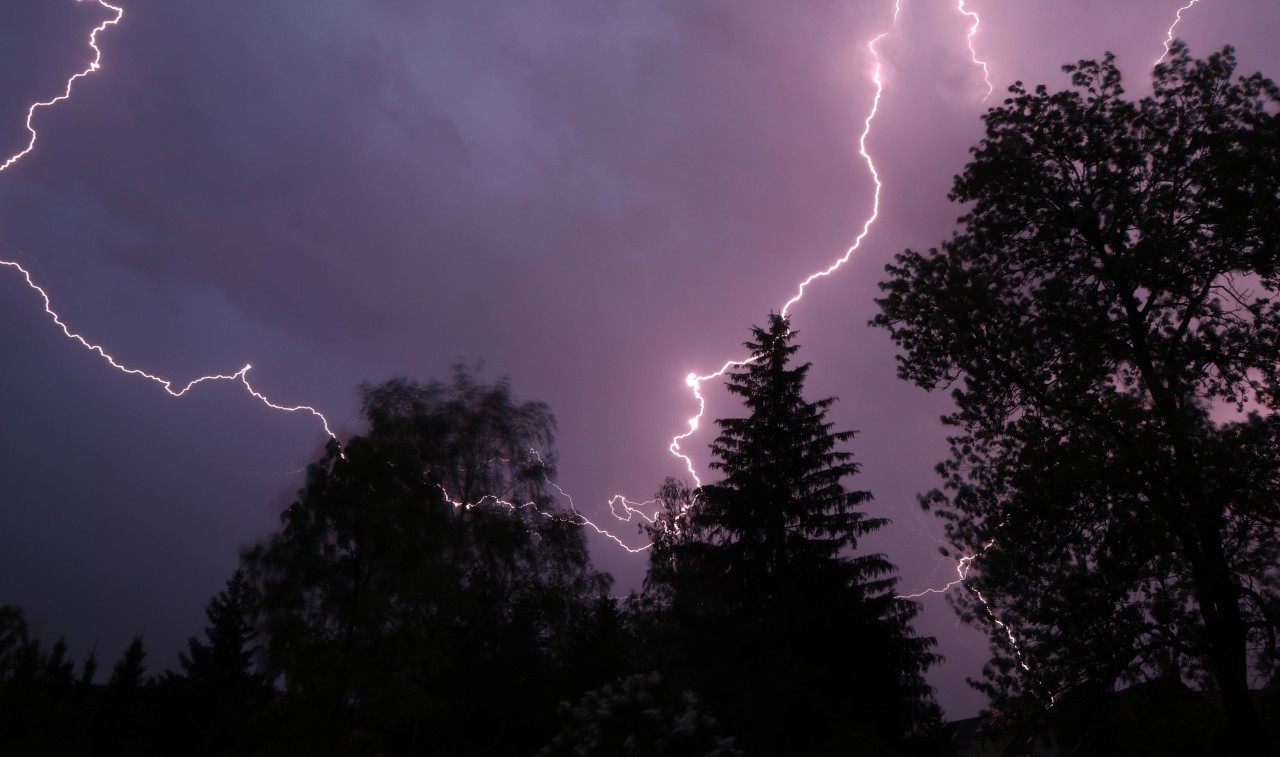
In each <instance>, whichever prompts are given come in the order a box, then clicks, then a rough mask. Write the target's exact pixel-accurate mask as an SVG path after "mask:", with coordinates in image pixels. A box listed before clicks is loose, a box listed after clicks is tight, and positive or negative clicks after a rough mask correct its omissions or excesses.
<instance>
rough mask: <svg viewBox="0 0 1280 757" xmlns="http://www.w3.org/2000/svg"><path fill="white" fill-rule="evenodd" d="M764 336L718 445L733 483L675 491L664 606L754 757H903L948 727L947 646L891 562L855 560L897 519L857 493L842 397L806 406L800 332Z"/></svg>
mask: <svg viewBox="0 0 1280 757" xmlns="http://www.w3.org/2000/svg"><path fill="white" fill-rule="evenodd" d="M752 333H753V337H754V338H753V340H752V341H749V342H747V344H746V346H747V348H748V349H749V350H750V351H751V358H750V359H749V360H748V361H747V362H746V363H745V364H743V365H742V366H741V367H739V368H738V369H737V370H735V371H733V372H731V373H730V375H729V377H728V379H727V382H726V383H727V386H728V389H729V391H730V392H731V393H733V394H735V395H737V396H739V397H741V398H742V399H743V402H744V404H745V405H746V408H747V410H748V411H749V412H748V414H747V416H746V417H742V418H729V419H722V420H718V421H717V422H716V423H717V425H718V426H719V427H720V434H719V436H718V437H717V439H716V440H715V442H714V443H713V444H712V447H711V451H712V455H713V458H714V460H713V462H712V463H711V467H712V468H713V469H714V470H717V471H720V472H721V473H723V474H724V478H723V479H722V480H721V481H720V482H718V483H716V484H713V485H708V486H704V487H702V488H701V489H699V490H696V491H693V492H689V491H688V490H687V489H684V490H682V488H681V487H680V486H679V485H678V484H676V483H674V482H670V481H669V482H668V484H667V485H666V486H665V487H664V488H663V491H662V492H660V498H661V499H662V500H663V501H664V503H665V504H666V506H667V511H666V512H665V513H664V514H663V515H662V517H660V518H659V519H658V521H657V522H656V523H655V524H654V526H653V527H652V528H651V529H650V534H651V535H652V536H653V538H654V542H655V543H654V549H653V554H652V557H651V569H650V573H649V577H648V579H647V581H646V592H647V593H648V594H649V596H650V597H651V598H653V599H654V600H655V601H653V602H652V603H651V604H650V606H652V607H660V608H662V609H661V611H660V614H661V615H664V616H665V618H666V625H667V629H668V630H669V631H670V634H669V636H668V637H667V638H668V639H670V640H671V641H672V644H673V649H672V652H671V655H672V659H673V660H675V661H676V663H675V664H676V665H677V666H679V667H680V668H681V669H680V670H677V671H675V672H676V677H677V679H683V680H681V684H682V685H687V686H690V687H691V688H692V689H693V690H695V691H698V692H700V693H704V694H705V695H706V697H707V699H708V703H709V704H710V705H711V706H712V707H713V708H714V714H715V716H716V717H717V719H719V720H720V721H721V722H722V723H724V725H725V731H726V733H728V734H730V735H734V736H740V737H741V738H740V741H739V742H738V743H739V744H740V745H741V746H743V747H745V748H746V749H747V751H748V752H749V753H756V754H822V753H836V752H841V753H843V752H846V751H848V750H849V749H858V750H860V751H861V752H862V753H867V754H874V753H877V752H883V753H902V751H903V750H904V749H905V748H906V742H907V741H909V740H910V736H911V735H912V734H917V733H918V732H920V731H921V730H922V729H924V728H926V727H927V726H928V725H929V724H930V723H931V722H932V719H933V718H934V717H935V716H936V706H935V705H933V702H932V692H931V689H930V688H929V686H928V685H927V684H926V683H925V682H924V679H923V673H924V671H925V669H926V668H927V667H928V666H929V665H930V664H931V663H932V662H934V661H935V660H936V657H935V656H934V655H933V654H932V653H931V652H930V650H931V648H932V647H933V644H934V642H933V640H932V639H929V638H918V637H916V636H915V635H914V632H913V629H912V626H911V621H912V618H914V616H915V615H916V613H917V612H918V606H917V605H916V604H914V603H912V602H909V601H905V600H902V599H897V598H895V597H894V595H893V586H894V584H895V582H896V578H895V576H894V575H893V574H894V567H893V566H892V565H891V564H890V563H889V561H888V560H887V559H886V558H885V557H884V556H883V555H879V554H865V553H857V552H856V550H857V547H858V540H859V538H861V537H863V536H865V535H867V534H869V533H871V532H872V531H875V530H876V529H878V528H881V527H882V526H884V525H886V523H887V521H886V520H885V519H883V518H874V517H870V516H868V515H867V514H866V513H865V512H864V511H863V509H862V506H863V505H865V504H866V503H867V502H868V501H870V499H871V494H870V493H869V492H865V491H856V490H848V489H846V488H845V486H844V480H845V479H846V478H848V477H850V476H852V475H854V474H856V473H857V472H858V469H859V466H858V464H857V463H855V462H854V461H853V458H852V454H851V453H850V452H848V451H846V450H844V449H841V445H843V444H845V443H846V442H848V441H849V440H850V439H852V438H853V435H854V432H852V431H833V430H832V426H833V424H832V423H831V422H830V421H828V420H827V419H826V415H827V412H828V410H829V408H830V407H831V405H832V404H833V403H834V401H835V400H834V398H827V399H822V400H818V401H816V402H809V401H806V400H805V399H804V396H803V390H804V382H805V378H806V376H807V374H808V372H809V368H810V366H809V364H808V363H804V364H801V365H794V366H793V365H792V364H791V359H792V357H793V356H794V354H795V353H796V351H797V349H798V347H797V346H796V345H795V344H794V343H793V339H794V337H795V333H794V332H793V331H791V328H790V324H789V321H788V320H787V319H786V318H785V317H783V316H780V315H776V314H774V315H771V316H770V318H769V324H768V328H767V329H766V328H759V327H757V328H754V329H753V331H752Z"/></svg>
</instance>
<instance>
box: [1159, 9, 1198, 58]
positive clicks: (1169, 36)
mask: <svg viewBox="0 0 1280 757" xmlns="http://www.w3.org/2000/svg"><path fill="white" fill-rule="evenodd" d="M1198 2H1200V0H1190V2H1188V3H1187V4H1186V5H1184V6H1182V7H1181V8H1179V9H1178V12H1177V13H1176V14H1174V17H1173V23H1172V24H1169V29H1168V31H1166V32H1165V35H1164V52H1163V53H1161V54H1160V57H1159V58H1156V65H1157V66H1158V65H1160V64H1161V63H1163V62H1164V59H1165V58H1166V57H1168V55H1169V48H1170V47H1172V46H1173V30H1174V29H1175V28H1176V27H1177V26H1178V24H1180V23H1182V14H1183V13H1184V12H1185V11H1189V10H1191V6H1193V5H1195V4H1196V3H1198Z"/></svg>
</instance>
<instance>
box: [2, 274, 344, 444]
mask: <svg viewBox="0 0 1280 757" xmlns="http://www.w3.org/2000/svg"><path fill="white" fill-rule="evenodd" d="M0 265H3V266H8V267H10V268H15V269H17V271H18V272H19V273H20V274H22V276H23V278H24V279H26V282H27V286H29V287H31V289H33V290H34V291H35V292H36V294H38V295H40V298H41V299H42V300H44V312H45V314H46V315H48V316H49V317H50V318H51V319H53V322H54V323H55V324H56V325H57V326H58V328H60V329H62V333H63V335H64V336H66V337H67V338H68V339H71V340H73V341H76V342H79V343H80V345H81V346H82V347H84V348H85V349H87V350H89V351H90V352H96V353H98V356H99V357H101V358H102V359H103V360H106V361H107V362H108V363H109V364H110V365H111V367H112V368H115V369H116V370H118V371H120V372H121V373H127V374H129V375H131V376H140V377H142V378H145V379H150V380H151V381H154V382H156V383H157V384H159V385H160V386H161V387H163V388H164V390H165V391H166V392H168V393H169V394H170V395H171V396H173V397H181V396H182V395H184V394H186V393H187V392H189V391H191V389H192V388H194V387H195V386H196V385H197V384H203V383H205V382H206V381H239V382H240V383H242V384H244V387H245V389H247V390H248V391H249V394H251V395H253V396H254V397H255V398H257V399H258V400H259V401H260V402H262V404H264V405H266V406H267V407H269V408H271V409H273V410H281V411H284V412H286V413H298V412H305V413H310V414H311V415H314V416H315V417H316V418H318V419H319V420H320V423H321V424H322V425H323V426H324V432H325V433H326V434H328V435H329V436H330V437H332V438H334V439H336V438H337V436H335V435H334V433H333V431H332V430H331V429H330V428H329V420H328V419H327V418H325V417H324V414H323V413H321V412H320V411H319V410H316V409H315V408H314V407H310V406H308V405H294V406H292V407H290V406H287V405H277V404H276V403H274V402H272V401H271V400H270V399H268V398H267V396H266V395H265V394H263V393H262V392H259V391H258V390H257V389H254V388H253V385H252V384H250V383H249V371H250V369H252V368H253V366H251V365H246V366H244V367H243V368H241V369H240V370H238V371H236V372H235V373H228V374H215V375H210V376H201V377H200V378H198V379H194V380H192V381H190V382H188V383H187V384H186V385H184V386H183V387H182V388H180V389H175V388H174V382H173V381H172V380H171V379H166V378H162V377H160V376H156V375H155V374H152V373H148V372H146V371H144V370H141V369H139V368H130V367H128V366H126V365H124V364H123V363H121V362H120V361H118V360H116V358H115V357H113V356H112V355H111V354H110V353H108V352H107V351H106V350H105V349H104V348H103V347H102V346H101V345H98V344H94V343H92V342H90V341H89V340H88V339H85V338H84V337H83V336H81V335H80V334H77V333H76V332H74V331H72V330H71V329H70V327H68V326H67V324H66V323H65V322H64V321H63V320H62V317H61V316H59V315H58V313H57V312H56V311H55V310H54V309H53V303H52V301H51V300H50V299H49V294H48V293H47V292H45V290H44V289H43V288H41V287H40V286H39V285H38V284H36V283H35V280H34V279H32V278H31V273H30V272H28V271H27V269H25V268H23V267H22V266H20V265H18V264H17V263H15V262H13V261H11V260H0Z"/></svg>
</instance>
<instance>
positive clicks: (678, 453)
mask: <svg viewBox="0 0 1280 757" xmlns="http://www.w3.org/2000/svg"><path fill="white" fill-rule="evenodd" d="M901 13H902V0H894V5H893V23H892V24H891V25H890V27H889V29H887V30H885V31H883V32H881V33H880V34H878V35H876V36H875V38H873V39H872V40H871V41H870V42H869V43H868V44H867V49H869V50H870V51H871V55H872V57H873V58H874V59H875V68H874V70H873V73H872V76H871V80H872V81H873V82H874V83H875V85H876V93H875V97H874V98H873V99H872V101H871V111H870V112H869V113H868V114H867V117H866V120H865V121H863V125H862V136H861V137H860V138H859V139H858V154H859V155H861V156H862V159H863V160H865V161H866V162H867V168H868V169H870V171H871V180H872V181H873V182H874V183H875V193H874V195H873V197H872V202H871V215H870V216H868V217H867V220H866V222H865V223H863V225H862V233H861V234H859V235H858V236H857V238H856V239H854V241H853V245H852V246H851V247H849V249H848V250H846V251H845V253H844V255H843V256H842V257H840V259H838V260H837V261H836V262H835V263H833V264H832V265H831V266H829V267H828V268H827V269H826V270H823V271H819V272H818V273H815V274H812V275H811V276H809V277H808V278H806V279H805V280H804V281H802V282H801V283H800V286H799V288H798V291H797V292H796V295H795V296H794V297H792V298H791V299H790V300H788V301H787V303H786V304H785V305H783V306H782V310H781V314H782V315H783V316H786V315H787V311H789V310H790V309H791V306H792V305H794V304H796V303H797V302H799V301H800V298H802V297H804V292H805V288H806V287H807V286H809V284H810V283H811V282H813V281H814V280H815V279H818V278H822V277H826V276H830V275H831V274H833V273H835V271H836V269H838V268H840V266H842V265H844V264H845V263H846V262H848V260H849V258H851V257H852V256H853V253H854V252H856V251H857V250H858V248H859V247H860V246H861V245H862V240H863V239H865V238H866V237H867V234H868V233H870V231H871V225H872V224H874V223H875V221H876V218H877V217H878V216H879V214H880V188H881V186H882V185H881V183H880V175H879V174H878V173H877V172H876V165H875V162H874V161H873V160H872V159H871V153H869V152H867V135H869V134H870V133H871V124H872V122H873V121H874V120H875V117H876V112H877V110H878V109H879V107H880V96H881V95H882V94H883V93H884V80H883V79H881V78H880V66H881V61H880V52H879V51H878V50H876V45H877V44H878V43H879V42H880V40H882V39H884V38H885V37H886V36H888V34H889V32H890V31H892V30H893V27H894V26H896V25H897V23H898V16H899V15H900V14H901ZM753 362H755V358H754V357H748V358H746V359H744V360H729V361H726V362H725V364H724V365H722V366H720V369H719V370H717V371H715V372H714V373H708V374H706V375H705V376H699V375H698V374H697V373H690V374H689V375H688V376H686V377H685V380H684V383H685V385H686V386H688V387H689V389H690V391H692V392H693V397H694V399H696V400H697V402H698V412H697V414H696V415H694V416H692V417H691V418H689V420H688V421H687V422H686V423H687V425H688V427H689V430H688V431H685V432H684V433H683V434H679V435H678V436H676V437H674V438H672V440H671V444H670V445H668V447H667V449H668V450H670V451H671V454H672V455H674V456H675V457H677V458H679V459H680V460H681V461H682V462H683V463H684V467H685V470H686V471H688V472H689V476H690V477H691V478H692V479H693V481H694V484H695V485H696V486H702V479H701V478H700V477H699V476H698V472H697V470H696V469H695V467H694V464H693V459H692V458H691V457H689V455H687V454H685V453H684V451H683V450H682V449H681V447H680V443H681V442H683V441H684V440H686V439H688V438H689V437H690V436H693V434H694V433H695V432H697V430H698V428H699V426H700V425H701V424H702V416H703V415H705V414H706V410H707V400H706V398H705V397H704V396H703V394H702V385H703V384H704V383H706V382H707V381H711V380H712V379H716V378H719V377H721V376H723V375H724V374H725V372H726V371H728V370H729V369H730V368H738V367H741V366H744V365H750V364H751V363H753Z"/></svg>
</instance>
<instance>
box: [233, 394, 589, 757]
mask: <svg viewBox="0 0 1280 757" xmlns="http://www.w3.org/2000/svg"><path fill="white" fill-rule="evenodd" d="M364 415H365V417H366V419H368V421H369V424H370V429H369V431H368V433H367V434H365V435H362V436H357V437H354V438H352V439H351V440H350V441H349V442H348V443H347V444H346V445H345V447H344V448H339V447H338V445H337V444H336V443H334V444H331V445H330V446H329V448H328V451H327V452H326V454H325V456H324V457H323V458H322V459H321V460H320V461H319V462H318V463H316V464H314V465H312V466H310V468H309V469H308V474H307V486H306V488H305V489H303V490H302V491H300V492H299V494H298V499H297V501H296V502H295V503H294V504H293V505H292V506H290V507H289V508H288V510H286V512H285V513H284V514H283V516H282V520H283V527H282V529H281V531H280V532H279V533H278V534H276V535H274V536H272V537H271V538H269V539H267V540H266V541H265V542H263V543H262V544H260V545H258V546H257V547H256V548H255V549H253V550H252V551H251V552H249V553H248V554H247V555H246V566H247V568H248V572H249V575H250V576H251V577H252V578H253V580H254V581H255V582H257V583H258V584H259V585H260V587H261V591H262V611H261V617H262V626H261V630H262V632H263V634H264V638H265V641H266V651H267V659H268V663H269V668H270V671H271V672H272V673H273V674H274V675H278V676H280V677H281V678H282V681H283V684H284V686H285V696H284V700H283V702H282V707H283V710H282V717H283V718H284V720H285V721H286V722H287V723H289V724H291V730H287V731H286V732H285V733H284V734H283V737H282V738H283V740H282V743H281V745H280V746H279V749H281V750H286V749H292V750H296V751H299V752H305V753H317V752H321V753H338V754H361V753H406V754H419V753H424V752H428V751H431V752H436V753H441V754H461V753H466V754H485V753H525V754H529V753H532V752H533V751H535V750H536V749H537V748H538V747H539V746H541V745H543V744H545V743H546V742H547V740H548V739H549V738H550V735H551V729H552V727H553V720H554V714H555V705H556V702H557V701H559V700H560V699H562V698H567V697H570V696H574V695H576V694H577V693H578V692H576V691H571V690H562V686H563V685H565V677H564V673H565V671H564V669H563V665H562V660H563V652H564V650H563V649H562V645H563V643H564V642H565V640H566V638H567V635H568V633H569V631H570V629H572V628H573V627H574V624H575V619H577V618H579V617H580V616H584V615H589V614H590V613H591V612H592V608H593V604H594V602H595V600H596V599H597V598H598V597H599V596H600V595H602V594H603V593H604V592H605V590H606V589H607V586H608V584H609V579H608V577H607V576H604V575H602V574H600V573H598V572H596V571H595V570H593V569H592V568H591V565H590V562H589V559H588V556H587V551H586V544H585V541H584V537H583V534H582V531H581V529H580V528H579V526H578V525H577V523H576V519H575V518H574V516H573V515H572V514H571V513H567V512H565V511H563V510H562V509H560V508H558V507H556V506H555V504H554V502H553V500H552V499H551V498H550V497H549V496H548V495H547V492H546V489H547V487H548V484H547V483H546V482H547V476H548V475H549V473H550V472H551V464H552V463H553V461H554V459H555V458H554V450H553V448H552V446H551V444H552V441H553V440H552V429H553V424H552V420H551V417H550V415H549V413H548V412H547V410H546V407H545V405H542V404H540V403H520V402H517V401H516V400H515V398H514V397H513V396H512V395H511V392H510V389H509V387H508V386H507V384H506V382H498V383H496V384H493V385H481V384H478V383H477V382H476V381H475V380H474V378H473V377H472V375H471V374H470V372H468V371H466V370H464V369H459V370H458V371H457V373H456V374H455V376H454V380H453V382H452V383H451V384H449V385H444V384H439V383H435V382H432V383H430V384H428V385H426V386H420V385H418V384H416V383H413V382H410V381H406V380H396V381H392V382H388V383H386V384H383V385H380V386H376V387H372V386H366V387H365V388H364ZM531 447H536V449H537V454H532V453H530V448H531Z"/></svg>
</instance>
